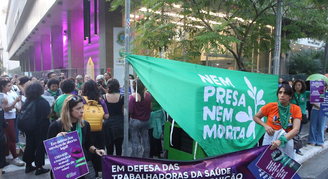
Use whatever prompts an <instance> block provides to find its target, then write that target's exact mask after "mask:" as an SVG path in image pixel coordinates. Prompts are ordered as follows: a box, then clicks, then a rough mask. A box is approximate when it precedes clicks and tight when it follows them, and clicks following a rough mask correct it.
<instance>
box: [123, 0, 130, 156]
mask: <svg viewBox="0 0 328 179" xmlns="http://www.w3.org/2000/svg"><path fill="white" fill-rule="evenodd" d="M130 2H131V1H130V0H125V54H127V53H130V4H131V3H130ZM125 57H126V55H125ZM125 57H124V62H125V65H124V68H125V72H124V141H123V156H128V145H129V143H128V139H129V88H130V87H129V61H128V60H127V59H126V58H125Z"/></svg>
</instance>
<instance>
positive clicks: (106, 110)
mask: <svg viewBox="0 0 328 179" xmlns="http://www.w3.org/2000/svg"><path fill="white" fill-rule="evenodd" d="M82 100H83V104H85V103H86V101H85V99H84V97H82ZM100 104H101V106H102V107H103V109H104V113H105V114H108V108H107V105H106V103H105V100H104V99H101V100H100Z"/></svg>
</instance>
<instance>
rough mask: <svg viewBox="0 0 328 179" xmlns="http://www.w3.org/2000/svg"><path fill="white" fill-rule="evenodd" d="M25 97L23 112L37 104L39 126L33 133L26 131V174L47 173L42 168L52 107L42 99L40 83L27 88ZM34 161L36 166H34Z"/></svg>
mask: <svg viewBox="0 0 328 179" xmlns="http://www.w3.org/2000/svg"><path fill="white" fill-rule="evenodd" d="M24 91H25V96H26V98H27V100H26V102H25V104H24V105H23V106H22V110H24V109H26V108H27V106H28V105H29V104H30V103H31V102H35V107H36V109H37V110H36V111H35V112H36V113H37V114H35V116H36V119H35V120H36V121H38V125H37V127H36V129H35V130H33V131H25V134H26V148H25V151H24V156H23V161H24V162H25V163H26V167H25V173H29V172H31V171H33V170H36V171H35V175H40V174H43V173H47V172H49V171H50V170H49V169H44V168H43V167H42V166H43V165H44V164H45V162H44V156H45V152H46V151H45V148H44V145H43V141H44V140H46V139H47V133H48V128H49V124H50V123H49V119H48V118H47V116H48V115H49V113H50V106H49V103H48V101H46V100H45V99H44V98H42V97H41V95H42V94H43V92H44V91H43V88H42V85H41V84H40V82H38V81H34V82H30V83H28V84H27V85H26V86H25V89H24ZM33 161H34V163H35V166H36V167H34V166H32V162H33Z"/></svg>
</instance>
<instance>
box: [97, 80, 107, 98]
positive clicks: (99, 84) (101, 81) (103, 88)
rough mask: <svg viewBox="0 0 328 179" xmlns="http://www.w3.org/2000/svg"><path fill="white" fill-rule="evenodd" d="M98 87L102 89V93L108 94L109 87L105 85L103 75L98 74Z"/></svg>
mask: <svg viewBox="0 0 328 179" xmlns="http://www.w3.org/2000/svg"><path fill="white" fill-rule="evenodd" d="M96 80H97V87H98V88H99V91H100V95H101V96H102V95H104V94H106V91H107V87H106V85H105V78H104V76H103V75H98V76H97V78H96Z"/></svg>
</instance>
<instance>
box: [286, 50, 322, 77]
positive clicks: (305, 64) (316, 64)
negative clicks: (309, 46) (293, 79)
mask: <svg viewBox="0 0 328 179" xmlns="http://www.w3.org/2000/svg"><path fill="white" fill-rule="evenodd" d="M323 54H324V52H323V51H316V50H302V51H300V52H296V53H294V54H292V56H291V57H290V62H289V63H288V67H289V74H305V75H311V74H314V73H321V71H322V64H323V63H322V60H323Z"/></svg>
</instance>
